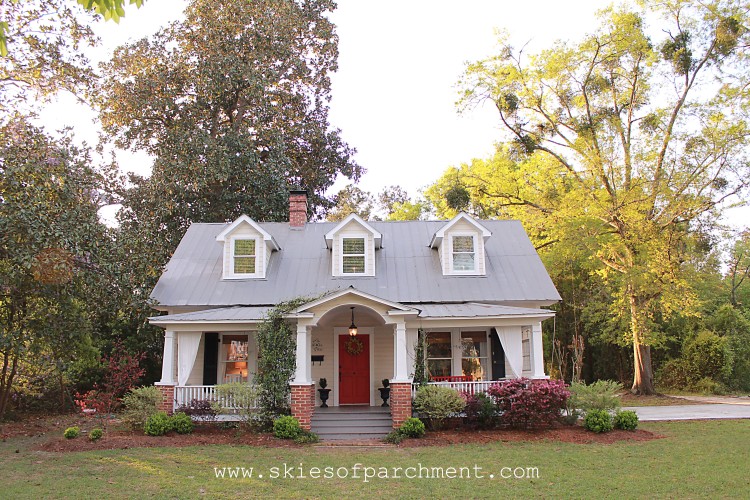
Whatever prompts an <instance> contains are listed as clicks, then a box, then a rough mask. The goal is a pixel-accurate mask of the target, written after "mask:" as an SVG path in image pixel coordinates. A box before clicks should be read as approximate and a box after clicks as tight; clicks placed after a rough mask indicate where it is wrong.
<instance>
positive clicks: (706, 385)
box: [689, 377, 729, 395]
mask: <svg viewBox="0 0 750 500" xmlns="http://www.w3.org/2000/svg"><path fill="white" fill-rule="evenodd" d="M689 388H690V389H691V390H693V391H695V392H699V393H701V394H719V395H721V394H726V393H727V392H729V391H728V390H727V387H726V386H725V385H724V384H722V383H721V382H717V381H715V380H714V379H712V378H709V377H703V378H702V379H700V380H699V381H697V382H695V383H694V384H691V385H690V387H689Z"/></svg>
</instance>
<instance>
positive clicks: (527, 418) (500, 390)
mask: <svg viewBox="0 0 750 500" xmlns="http://www.w3.org/2000/svg"><path fill="white" fill-rule="evenodd" d="M487 393H488V394H489V395H490V396H492V397H493V398H494V399H495V403H496V404H497V408H498V411H499V413H500V422H501V423H502V424H504V425H508V426H510V427H515V428H522V429H527V428H530V427H543V426H549V425H551V424H552V423H553V422H556V421H558V420H559V419H560V415H561V413H562V410H564V409H565V407H566V403H567V401H568V398H569V397H570V392H569V391H568V389H567V388H566V387H565V382H563V381H562V380H537V381H534V382H532V381H530V380H529V379H526V378H519V379H514V380H510V381H508V382H503V383H498V384H495V385H493V386H491V387H490V388H489V390H488V391H487Z"/></svg>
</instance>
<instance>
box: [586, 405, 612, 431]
mask: <svg viewBox="0 0 750 500" xmlns="http://www.w3.org/2000/svg"><path fill="white" fill-rule="evenodd" d="M583 427H584V428H585V429H586V430H587V431H591V432H609V431H611V430H612V415H610V414H609V412H608V411H607V410H590V411H589V412H588V413H586V416H585V417H584V419H583Z"/></svg>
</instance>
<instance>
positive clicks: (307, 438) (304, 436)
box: [294, 430, 320, 444]
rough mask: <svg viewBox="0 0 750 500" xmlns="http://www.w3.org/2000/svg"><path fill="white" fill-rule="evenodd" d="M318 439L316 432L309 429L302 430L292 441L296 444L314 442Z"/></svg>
mask: <svg viewBox="0 0 750 500" xmlns="http://www.w3.org/2000/svg"><path fill="white" fill-rule="evenodd" d="M319 441H320V437H318V435H317V434H315V433H314V432H310V431H305V430H303V431H302V432H301V433H300V435H299V436H297V437H296V438H294V442H295V443H297V444H314V443H317V442H319Z"/></svg>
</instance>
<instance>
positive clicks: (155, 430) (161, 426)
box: [143, 411, 173, 436]
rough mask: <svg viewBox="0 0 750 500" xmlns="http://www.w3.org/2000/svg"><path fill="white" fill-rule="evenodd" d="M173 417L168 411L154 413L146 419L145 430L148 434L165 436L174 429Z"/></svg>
mask: <svg viewBox="0 0 750 500" xmlns="http://www.w3.org/2000/svg"><path fill="white" fill-rule="evenodd" d="M172 428H173V427H172V419H171V418H170V417H169V415H167V413H166V412H163V411H160V412H157V413H154V414H153V415H151V416H150V417H148V418H147V419H146V423H145V424H144V426H143V431H144V432H145V433H146V434H147V435H148V436H163V435H164V434H166V433H167V432H169V431H171V430H172Z"/></svg>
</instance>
